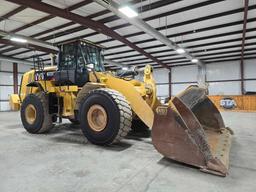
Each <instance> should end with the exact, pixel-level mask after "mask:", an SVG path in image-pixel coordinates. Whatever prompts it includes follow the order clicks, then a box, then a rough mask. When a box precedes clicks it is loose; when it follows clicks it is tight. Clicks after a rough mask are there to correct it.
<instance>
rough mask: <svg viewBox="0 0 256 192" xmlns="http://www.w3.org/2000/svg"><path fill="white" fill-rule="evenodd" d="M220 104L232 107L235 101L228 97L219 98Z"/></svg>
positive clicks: (234, 105) (228, 107) (226, 107)
mask: <svg viewBox="0 0 256 192" xmlns="http://www.w3.org/2000/svg"><path fill="white" fill-rule="evenodd" d="M220 106H221V107H223V108H225V109H234V108H235V107H236V102H235V100H234V99H232V98H230V97H228V98H223V99H222V100H220Z"/></svg>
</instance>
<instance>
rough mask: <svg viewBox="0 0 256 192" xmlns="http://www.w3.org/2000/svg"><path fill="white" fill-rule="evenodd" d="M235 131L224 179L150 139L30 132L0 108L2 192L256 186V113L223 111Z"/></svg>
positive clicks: (72, 130)
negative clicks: (107, 140) (108, 141)
mask: <svg viewBox="0 0 256 192" xmlns="http://www.w3.org/2000/svg"><path fill="white" fill-rule="evenodd" d="M223 116H224V119H225V122H226V124H227V125H228V126H230V127H232V128H233V130H234V131H235V137H234V140H233V146H232V150H231V157H230V163H231V168H230V175H229V176H227V177H226V178H222V177H218V176H213V175H209V174H204V173H201V172H200V171H198V170H197V169H195V168H192V167H188V166H184V165H181V164H178V163H174V162H172V161H169V160H167V159H165V158H162V156H161V155H160V154H158V153H157V152H156V151H155V149H154V147H153V146H152V144H151V141H150V138H141V137H128V138H126V139H124V140H123V142H122V143H120V144H118V145H114V146H112V147H98V146H94V145H92V144H89V143H88V142H86V140H85V139H84V137H83V136H82V134H81V132H80V130H79V128H78V127H75V126H71V124H66V125H65V126H58V127H57V128H55V129H54V130H53V131H52V132H51V133H50V134H47V135H30V134H28V133H26V132H25V130H24V129H23V128H22V125H21V123H20V120H19V113H15V112H6V113H4V112H1V113H0V191H1V192H16V191H18V192H41V191H42V192H46V191H47V192H73V191H74V192H79V191H83V192H86V191H92V192H98V191H99V192H102V191H107V192H112V191H122V192H123V191H133V192H135V191H151V192H161V191H166V192H170V191H172V192H174V191H184V192H187V191H197V192H208V191H214V192H216V191H218V192H220V191H223V192H224V191H225V192H228V191H232V192H236V191H237V192H242V191H243V192H247V191H248V192H249V191H251V192H254V191H256V113H224V114H223Z"/></svg>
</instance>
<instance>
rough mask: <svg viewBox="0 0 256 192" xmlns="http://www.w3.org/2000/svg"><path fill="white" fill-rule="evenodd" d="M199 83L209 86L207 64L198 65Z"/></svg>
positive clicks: (200, 85)
mask: <svg viewBox="0 0 256 192" xmlns="http://www.w3.org/2000/svg"><path fill="white" fill-rule="evenodd" d="M197 69H198V74H197V83H198V86H199V87H202V88H204V89H205V88H207V85H206V66H205V64H201V65H198V68H197Z"/></svg>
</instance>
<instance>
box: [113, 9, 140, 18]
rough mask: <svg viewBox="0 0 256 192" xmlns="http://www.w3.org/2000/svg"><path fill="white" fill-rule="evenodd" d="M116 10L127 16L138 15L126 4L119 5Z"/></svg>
mask: <svg viewBox="0 0 256 192" xmlns="http://www.w3.org/2000/svg"><path fill="white" fill-rule="evenodd" d="M118 10H119V11H120V12H121V13H123V14H124V15H126V16H127V17H129V18H132V17H137V16H138V13H137V12H136V11H134V10H133V9H132V8H130V7H128V6H124V7H121V8H119V9H118Z"/></svg>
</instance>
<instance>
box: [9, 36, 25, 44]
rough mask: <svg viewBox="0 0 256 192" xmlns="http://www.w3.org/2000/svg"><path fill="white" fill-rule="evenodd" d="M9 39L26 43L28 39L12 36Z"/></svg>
mask: <svg viewBox="0 0 256 192" xmlns="http://www.w3.org/2000/svg"><path fill="white" fill-rule="evenodd" d="M11 41H15V42H19V43H27V42H28V41H27V40H26V39H22V38H19V37H12V38H11Z"/></svg>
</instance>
